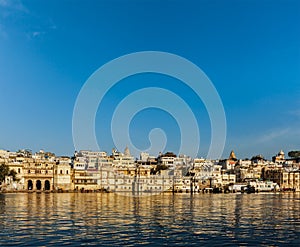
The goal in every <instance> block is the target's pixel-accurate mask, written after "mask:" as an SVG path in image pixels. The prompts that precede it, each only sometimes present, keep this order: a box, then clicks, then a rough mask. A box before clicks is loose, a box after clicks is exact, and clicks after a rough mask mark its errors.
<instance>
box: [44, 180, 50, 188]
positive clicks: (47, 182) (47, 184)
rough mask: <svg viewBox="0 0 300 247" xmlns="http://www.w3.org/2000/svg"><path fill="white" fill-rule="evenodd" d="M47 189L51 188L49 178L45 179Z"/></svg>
mask: <svg viewBox="0 0 300 247" xmlns="http://www.w3.org/2000/svg"><path fill="white" fill-rule="evenodd" d="M45 190H50V182H49V180H46V181H45Z"/></svg>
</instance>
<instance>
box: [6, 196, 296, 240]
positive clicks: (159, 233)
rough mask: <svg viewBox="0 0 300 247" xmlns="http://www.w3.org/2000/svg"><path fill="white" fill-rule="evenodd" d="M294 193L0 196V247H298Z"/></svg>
mask: <svg viewBox="0 0 300 247" xmlns="http://www.w3.org/2000/svg"><path fill="white" fill-rule="evenodd" d="M299 212H300V194H299V193H281V194H278V193H277V194H272V193H269V194H262V193H261V194H195V195H190V194H175V195H172V194H160V195H154V196H144V197H130V196H122V195H120V194H113V193H109V194H105V193H104V194H101V193H99V194H96V193H95V194H94V193H28V194H27V193H24V194H21V193H20V194H0V246H9V245H11V246H16V245H22V246H51V245H53V246H62V245H71V246H79V245H96V246H108V245H110V246H120V245H128V246H130V245H131V246H139V245H178V246H184V245H188V246H191V245H195V246H205V245H207V246H216V245H222V246H226V245H228V246H257V245H261V246H270V245H271V246H286V245H289V246H300V240H299V237H300V213H299Z"/></svg>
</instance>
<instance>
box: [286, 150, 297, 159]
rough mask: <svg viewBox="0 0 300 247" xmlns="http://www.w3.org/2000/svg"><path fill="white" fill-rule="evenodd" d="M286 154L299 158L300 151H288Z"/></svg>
mask: <svg viewBox="0 0 300 247" xmlns="http://www.w3.org/2000/svg"><path fill="white" fill-rule="evenodd" d="M288 156H289V157H291V158H300V151H290V152H289V153H288Z"/></svg>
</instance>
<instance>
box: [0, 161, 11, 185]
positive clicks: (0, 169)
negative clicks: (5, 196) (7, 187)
mask: <svg viewBox="0 0 300 247" xmlns="http://www.w3.org/2000/svg"><path fill="white" fill-rule="evenodd" d="M7 175H9V167H8V166H7V165H5V164H1V165H0V182H3V181H4V179H5V176H7Z"/></svg>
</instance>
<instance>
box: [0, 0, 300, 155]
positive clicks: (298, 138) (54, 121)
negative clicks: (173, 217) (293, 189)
mask: <svg viewBox="0 0 300 247" xmlns="http://www.w3.org/2000/svg"><path fill="white" fill-rule="evenodd" d="M299 24H300V1H298V0H294V1H292V0H282V1H278V0H272V1H271V0H269V1H267V0H242V1H237V0H235V1H232V0H228V1H223V0H219V1H214V0H212V1H209V0H204V1H203V0H200V1H175V0H174V1H154V0H135V1H130V0H128V1H125V0H123V1H122V0H107V1H101V0H98V1H96V0H94V1H91V0H88V1H70V0H68V1H66V0H60V1H58V0H51V1H50V0H44V1H37V0H30V1H25V0H24V1H13V0H11V1H10V0H0V104H1V121H0V149H1V148H2V149H8V150H12V151H14V150H17V149H19V148H30V149H32V150H33V151H37V150H39V149H41V148H42V149H45V150H49V151H52V152H55V153H56V154H58V155H63V154H66V155H72V153H73V152H74V146H73V141H72V113H73V107H74V104H75V101H76V97H77V95H78V93H79V91H80V89H81V87H82V86H83V84H84V83H85V81H86V80H87V79H88V77H89V76H90V75H91V74H92V73H93V72H94V71H95V70H97V69H98V68H99V67H100V66H102V65H103V64H105V63H107V62H108V61H110V60H112V59H114V58H117V57H119V56H122V55H125V54H128V53H131V52H137V51H146V50H155V51H165V52H170V53H174V54H177V55H180V56H182V57H185V58H187V59H189V60H190V61H192V62H193V63H195V64H196V65H197V66H199V67H200V68H201V69H202V70H203V71H204V72H205V73H206V74H207V76H208V77H209V78H210V80H211V81H212V82H213V83H214V85H215V87H216V89H217V90H218V92H219V95H220V97H221V99H222V101H223V104H224V108H225V113H226V118H227V140H226V147H225V150H224V154H223V157H227V156H228V155H229V152H230V150H231V149H234V150H235V152H236V154H237V156H238V158H245V157H252V155H256V154H263V155H264V156H265V157H267V158H270V157H271V156H272V155H274V154H275V153H276V152H278V151H279V150H280V149H283V150H284V151H286V152H287V151H289V150H293V149H298V150H299V149H300V127H299V126H300V28H299V26H300V25H299ZM168 80H171V79H170V78H167V77H164V76H157V75H152V76H151V75H150V76H149V75H145V76H144V77H143V76H136V77H133V78H131V79H130V78H129V79H128V80H124V81H123V82H120V83H119V84H118V85H116V88H115V89H117V90H111V91H110V92H109V93H108V95H107V96H106V97H105V100H104V102H103V106H104V107H103V109H99V111H98V114H97V117H96V126H97V127H96V131H97V137H99V139H101V143H99V144H100V147H101V149H103V150H106V151H108V152H110V151H111V148H112V147H113V143H112V139H111V135H110V133H109V131H110V125H109V123H110V118H111V112H112V111H113V108H114V107H115V106H116V104H117V102H118V101H120V100H122V98H123V97H124V95H125V96H126V92H127V93H129V92H130V91H131V90H135V89H137V86H136V83H135V82H137V81H140V82H142V84H140V86H139V87H143V86H153V85H154V86H158V87H159V86H160V83H162V84H163V82H164V83H165V82H167V81H168ZM165 84H167V83H165ZM141 85H142V86H141ZM172 85H175V86H173V91H176V90H177V91H176V92H177V93H181V94H182V95H181V96H182V98H184V99H185V100H186V101H187V102H188V103H189V104H190V106H191V107H192V108H193V109H194V112H196V113H197V114H198V113H199V115H198V116H197V120H198V122H199V125H200V132H201V146H200V152H199V156H205V154H206V152H207V149H208V146H209V143H210V123H209V118H208V116H207V113H206V111H205V108H204V107H203V106H201V104H199V103H198V102H196V100H195V99H194V98H193V96H192V95H191V93H190V92H188V91H186V90H185V88H184V87H182V85H180V84H176V83H175V84H172ZM169 89H170V90H172V87H171V86H169ZM154 117H155V118H154ZM155 127H161V128H162V129H165V132H166V134H167V137H168V143H167V148H166V151H167V150H170V151H174V152H176V151H177V150H178V139H180V133H178V131H179V129H178V125H177V124H176V121H174V119H173V118H172V117H171V116H170V115H169V114H168V113H166V112H163V111H161V110H158V109H148V110H145V111H143V112H140V113H139V114H138V115H137V116H136V117H135V118H134V119H133V121H132V125H131V129H130V131H131V134H132V136H131V137H132V140H133V142H134V143H135V144H136V145H137V146H139V147H140V148H146V147H147V145H148V144H149V143H148V142H149V141H148V133H149V130H151V129H152V128H155ZM122 151H123V150H122ZM155 155H156V154H155Z"/></svg>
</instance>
